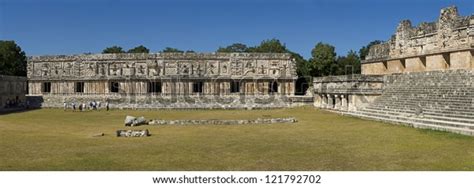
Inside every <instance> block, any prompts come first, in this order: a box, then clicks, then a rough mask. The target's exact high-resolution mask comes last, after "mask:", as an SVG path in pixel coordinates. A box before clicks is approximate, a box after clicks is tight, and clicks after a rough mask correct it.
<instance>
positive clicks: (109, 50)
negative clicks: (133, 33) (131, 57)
mask: <svg viewBox="0 0 474 187" xmlns="http://www.w3.org/2000/svg"><path fill="white" fill-rule="evenodd" d="M102 53H103V54H106V53H125V51H124V50H123V49H122V47H119V46H116V45H114V46H112V47H107V48H105V49H104V50H103V51H102Z"/></svg>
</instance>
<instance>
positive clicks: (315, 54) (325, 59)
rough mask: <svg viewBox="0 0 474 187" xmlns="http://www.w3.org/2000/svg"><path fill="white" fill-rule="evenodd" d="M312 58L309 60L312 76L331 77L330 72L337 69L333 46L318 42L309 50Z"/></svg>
mask: <svg viewBox="0 0 474 187" xmlns="http://www.w3.org/2000/svg"><path fill="white" fill-rule="evenodd" d="M311 56H312V58H311V59H310V60H309V62H310V64H311V65H310V66H311V75H312V76H316V77H317V76H327V75H331V72H332V71H335V70H332V69H334V68H337V66H336V65H335V63H336V52H335V48H334V46H332V45H330V44H325V43H322V42H319V43H318V44H316V46H315V47H314V48H313V50H311Z"/></svg>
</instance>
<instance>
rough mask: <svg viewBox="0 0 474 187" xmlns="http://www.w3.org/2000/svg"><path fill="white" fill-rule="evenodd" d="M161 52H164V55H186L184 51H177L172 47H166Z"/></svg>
mask: <svg viewBox="0 0 474 187" xmlns="http://www.w3.org/2000/svg"><path fill="white" fill-rule="evenodd" d="M161 52H163V53H184V51H182V50H179V49H176V48H172V47H166V48H165V49H163V51H161Z"/></svg>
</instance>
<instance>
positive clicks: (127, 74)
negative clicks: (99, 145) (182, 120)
mask: <svg viewBox="0 0 474 187" xmlns="http://www.w3.org/2000/svg"><path fill="white" fill-rule="evenodd" d="M295 79H296V71H295V65H294V61H292V60H291V59H290V55H289V54H276V53H275V54H262V53H212V54H202V53H157V54H95V55H74V56H41V57H30V58H29V59H28V80H29V85H28V86H29V94H30V95H40V96H42V97H43V98H44V103H43V106H56V105H57V104H61V103H62V102H63V101H67V102H70V101H73V100H76V101H79V102H81V100H88V101H90V100H98V101H103V102H105V100H109V101H111V102H112V103H113V102H116V104H118V105H123V107H127V106H130V105H129V104H130V103H132V102H133V103H135V104H136V103H139V104H137V105H136V106H135V107H140V106H147V107H153V105H155V106H157V107H163V106H168V105H169V103H164V102H161V101H162V100H163V99H166V98H167V97H170V98H171V97H179V96H186V98H193V97H197V96H199V97H200V98H201V101H199V102H207V100H206V99H204V98H206V97H212V98H208V99H209V100H210V99H214V100H216V96H219V97H218V98H217V99H223V98H224V99H225V98H226V97H227V98H241V96H242V95H245V96H247V98H257V99H258V98H260V96H262V97H268V96H277V97H279V96H292V95H294V83H295ZM124 96H126V97H124ZM221 96H222V97H221ZM203 99H204V101H202V100H203ZM132 100H133V101H132ZM140 102H142V104H140ZM167 102H173V101H167ZM185 102H186V101H185ZM192 102H193V103H195V102H198V101H192ZM229 102H230V101H229ZM124 103H128V104H124ZM241 103H242V102H241ZM244 103H245V101H244ZM59 106H60V105H59ZM176 107H179V106H176ZM203 107H207V106H203Z"/></svg>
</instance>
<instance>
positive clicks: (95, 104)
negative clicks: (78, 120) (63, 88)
mask: <svg viewBox="0 0 474 187" xmlns="http://www.w3.org/2000/svg"><path fill="white" fill-rule="evenodd" d="M63 105H64V111H66V110H68V109H69V107H71V109H72V111H76V109H77V110H79V111H80V112H82V111H86V110H99V109H100V108H101V107H102V104H101V102H100V101H91V102H89V103H88V104H86V103H78V105H77V106H76V102H72V103H71V104H70V106H69V104H68V103H67V102H66V101H64V103H63ZM105 109H106V110H107V111H109V109H110V105H109V102H108V101H106V102H105Z"/></svg>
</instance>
